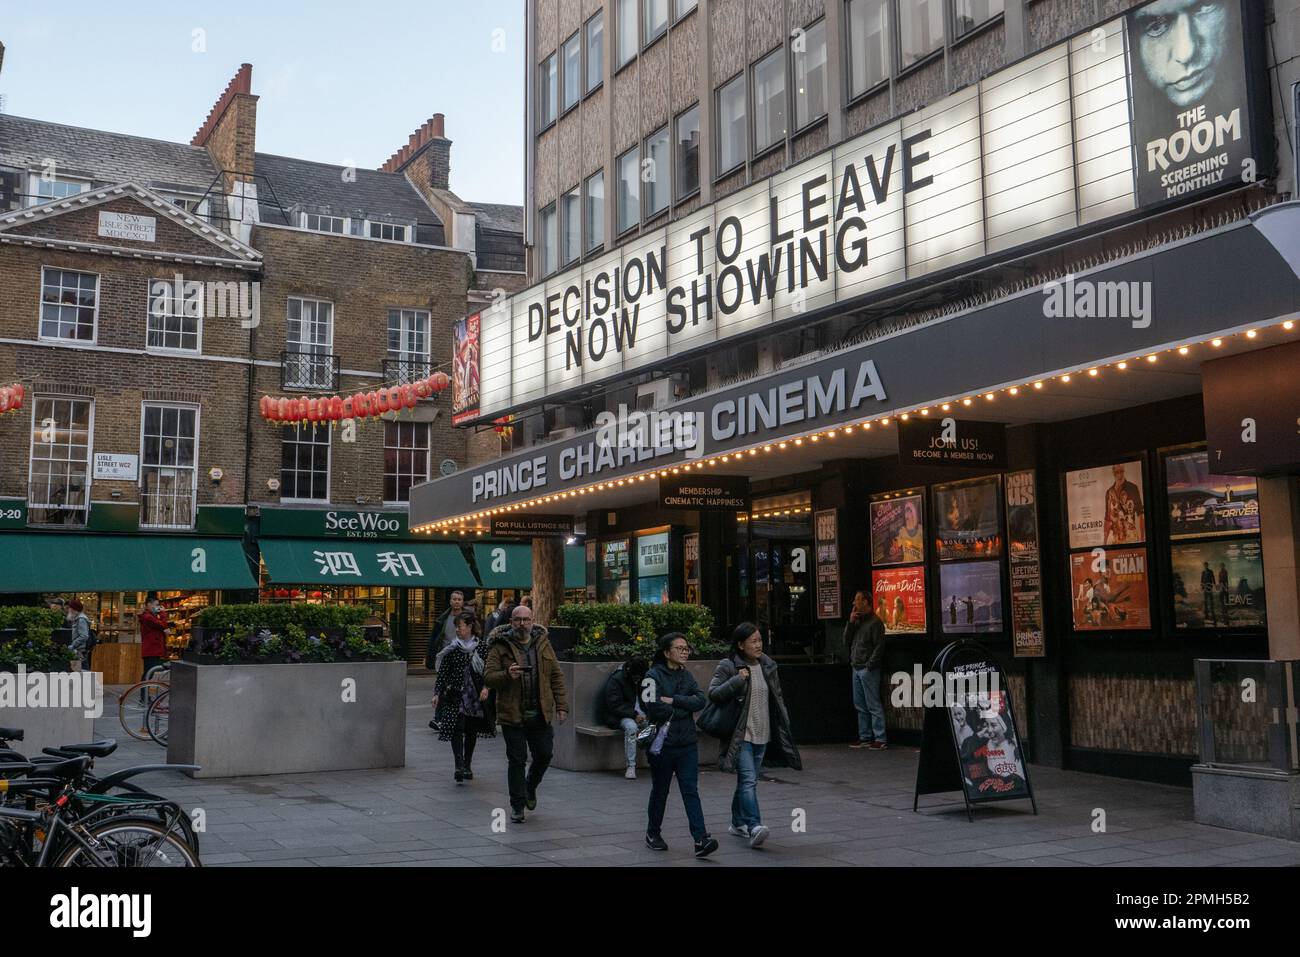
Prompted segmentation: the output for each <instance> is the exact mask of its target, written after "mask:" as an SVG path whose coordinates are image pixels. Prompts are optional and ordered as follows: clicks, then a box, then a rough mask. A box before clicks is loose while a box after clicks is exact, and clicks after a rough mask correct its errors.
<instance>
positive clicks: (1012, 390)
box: [1007, 385, 1020, 395]
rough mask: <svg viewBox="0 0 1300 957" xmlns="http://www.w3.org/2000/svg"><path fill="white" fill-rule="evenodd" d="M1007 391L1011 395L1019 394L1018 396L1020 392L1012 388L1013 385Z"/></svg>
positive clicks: (1014, 387)
mask: <svg viewBox="0 0 1300 957" xmlns="http://www.w3.org/2000/svg"><path fill="white" fill-rule="evenodd" d="M1007 391H1008V392H1010V393H1011V394H1012V395H1019V394H1020V390H1019V389H1018V388H1017V387H1016V386H1014V385H1013V386H1012V387H1011V388H1010V389H1008V390H1007Z"/></svg>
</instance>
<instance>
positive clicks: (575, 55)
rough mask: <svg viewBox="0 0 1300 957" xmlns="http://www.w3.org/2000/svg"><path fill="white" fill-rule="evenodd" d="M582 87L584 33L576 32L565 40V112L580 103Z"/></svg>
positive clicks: (563, 109)
mask: <svg viewBox="0 0 1300 957" xmlns="http://www.w3.org/2000/svg"><path fill="white" fill-rule="evenodd" d="M581 89H582V35H581V34H578V33H575V34H574V35H573V36H571V37H569V39H568V40H566V41H565V42H564V101H563V104H562V105H561V106H560V112H561V113H563V112H564V111H565V110H567V109H569V108H570V107H573V106H576V105H577V104H578V97H579V96H581V93H580V92H579V91H580V90H581Z"/></svg>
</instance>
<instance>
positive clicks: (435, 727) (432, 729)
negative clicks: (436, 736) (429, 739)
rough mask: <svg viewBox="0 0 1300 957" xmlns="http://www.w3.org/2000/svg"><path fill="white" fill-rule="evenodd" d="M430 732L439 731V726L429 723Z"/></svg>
mask: <svg viewBox="0 0 1300 957" xmlns="http://www.w3.org/2000/svg"><path fill="white" fill-rule="evenodd" d="M429 730H430V731H437V730H438V726H437V725H436V724H434V723H433V722H432V721H430V722H429Z"/></svg>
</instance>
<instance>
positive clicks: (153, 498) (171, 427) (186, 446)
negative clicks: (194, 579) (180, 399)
mask: <svg viewBox="0 0 1300 957" xmlns="http://www.w3.org/2000/svg"><path fill="white" fill-rule="evenodd" d="M198 418H199V410H198V409H195V408H193V407H191V406H175V405H149V404H146V405H145V407H144V416H143V421H142V423H141V426H142V427H141V437H140V524H141V525H143V526H146V527H148V526H152V527H155V528H189V527H190V526H192V525H193V524H194V491H195V489H196V488H197V481H198V460H199V455H198V446H199V439H198V435H199V432H198Z"/></svg>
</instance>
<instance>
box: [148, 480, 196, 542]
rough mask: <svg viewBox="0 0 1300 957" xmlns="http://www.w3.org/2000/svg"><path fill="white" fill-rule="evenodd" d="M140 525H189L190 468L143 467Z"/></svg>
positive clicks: (191, 506)
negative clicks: (144, 468)
mask: <svg viewBox="0 0 1300 957" xmlns="http://www.w3.org/2000/svg"><path fill="white" fill-rule="evenodd" d="M139 491H140V527H141V528H193V527H194V515H195V501H194V488H193V471H192V470H191V469H179V468H153V467H150V468H147V469H146V470H145V471H144V473H143V479H142V481H141V482H140V490H139Z"/></svg>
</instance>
